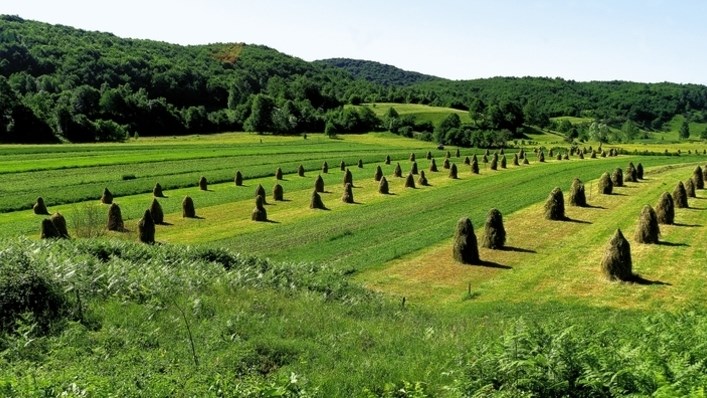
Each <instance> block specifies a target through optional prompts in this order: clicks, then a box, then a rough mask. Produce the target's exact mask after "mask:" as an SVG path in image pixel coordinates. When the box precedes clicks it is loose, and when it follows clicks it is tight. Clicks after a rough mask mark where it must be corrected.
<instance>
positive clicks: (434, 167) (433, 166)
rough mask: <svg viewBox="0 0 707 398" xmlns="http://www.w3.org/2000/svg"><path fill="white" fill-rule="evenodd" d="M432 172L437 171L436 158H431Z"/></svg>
mask: <svg viewBox="0 0 707 398" xmlns="http://www.w3.org/2000/svg"><path fill="white" fill-rule="evenodd" d="M430 172H432V173H436V172H437V162H435V160H434V158H432V159H430Z"/></svg>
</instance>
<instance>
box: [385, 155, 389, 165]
mask: <svg viewBox="0 0 707 398" xmlns="http://www.w3.org/2000/svg"><path fill="white" fill-rule="evenodd" d="M385 164H390V155H385Z"/></svg>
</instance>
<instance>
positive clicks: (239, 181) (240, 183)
mask: <svg viewBox="0 0 707 398" xmlns="http://www.w3.org/2000/svg"><path fill="white" fill-rule="evenodd" d="M233 182H234V183H235V184H236V186H237V187H241V186H243V174H241V172H240V170H238V171H236V176H235V177H234V178H233Z"/></svg>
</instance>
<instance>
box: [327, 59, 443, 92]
mask: <svg viewBox="0 0 707 398" xmlns="http://www.w3.org/2000/svg"><path fill="white" fill-rule="evenodd" d="M315 63H319V64H323V65H328V66H333V67H336V68H341V69H343V70H345V71H347V72H349V73H350V74H351V75H352V76H353V77H355V78H357V79H364V80H366V81H369V82H372V83H377V84H382V85H384V86H409V85H411V84H415V83H422V82H428V81H436V80H443V79H442V78H439V77H436V76H430V75H425V74H422V73H419V72H410V71H406V70H403V69H400V68H398V67H395V66H393V65H387V64H382V63H380V62H375V61H364V60H359V59H350V58H330V59H323V60H320V61H315Z"/></svg>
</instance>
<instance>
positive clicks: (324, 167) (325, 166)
mask: <svg viewBox="0 0 707 398" xmlns="http://www.w3.org/2000/svg"><path fill="white" fill-rule="evenodd" d="M328 173H329V163H327V162H326V160H325V161H324V163H322V174H328Z"/></svg>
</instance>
